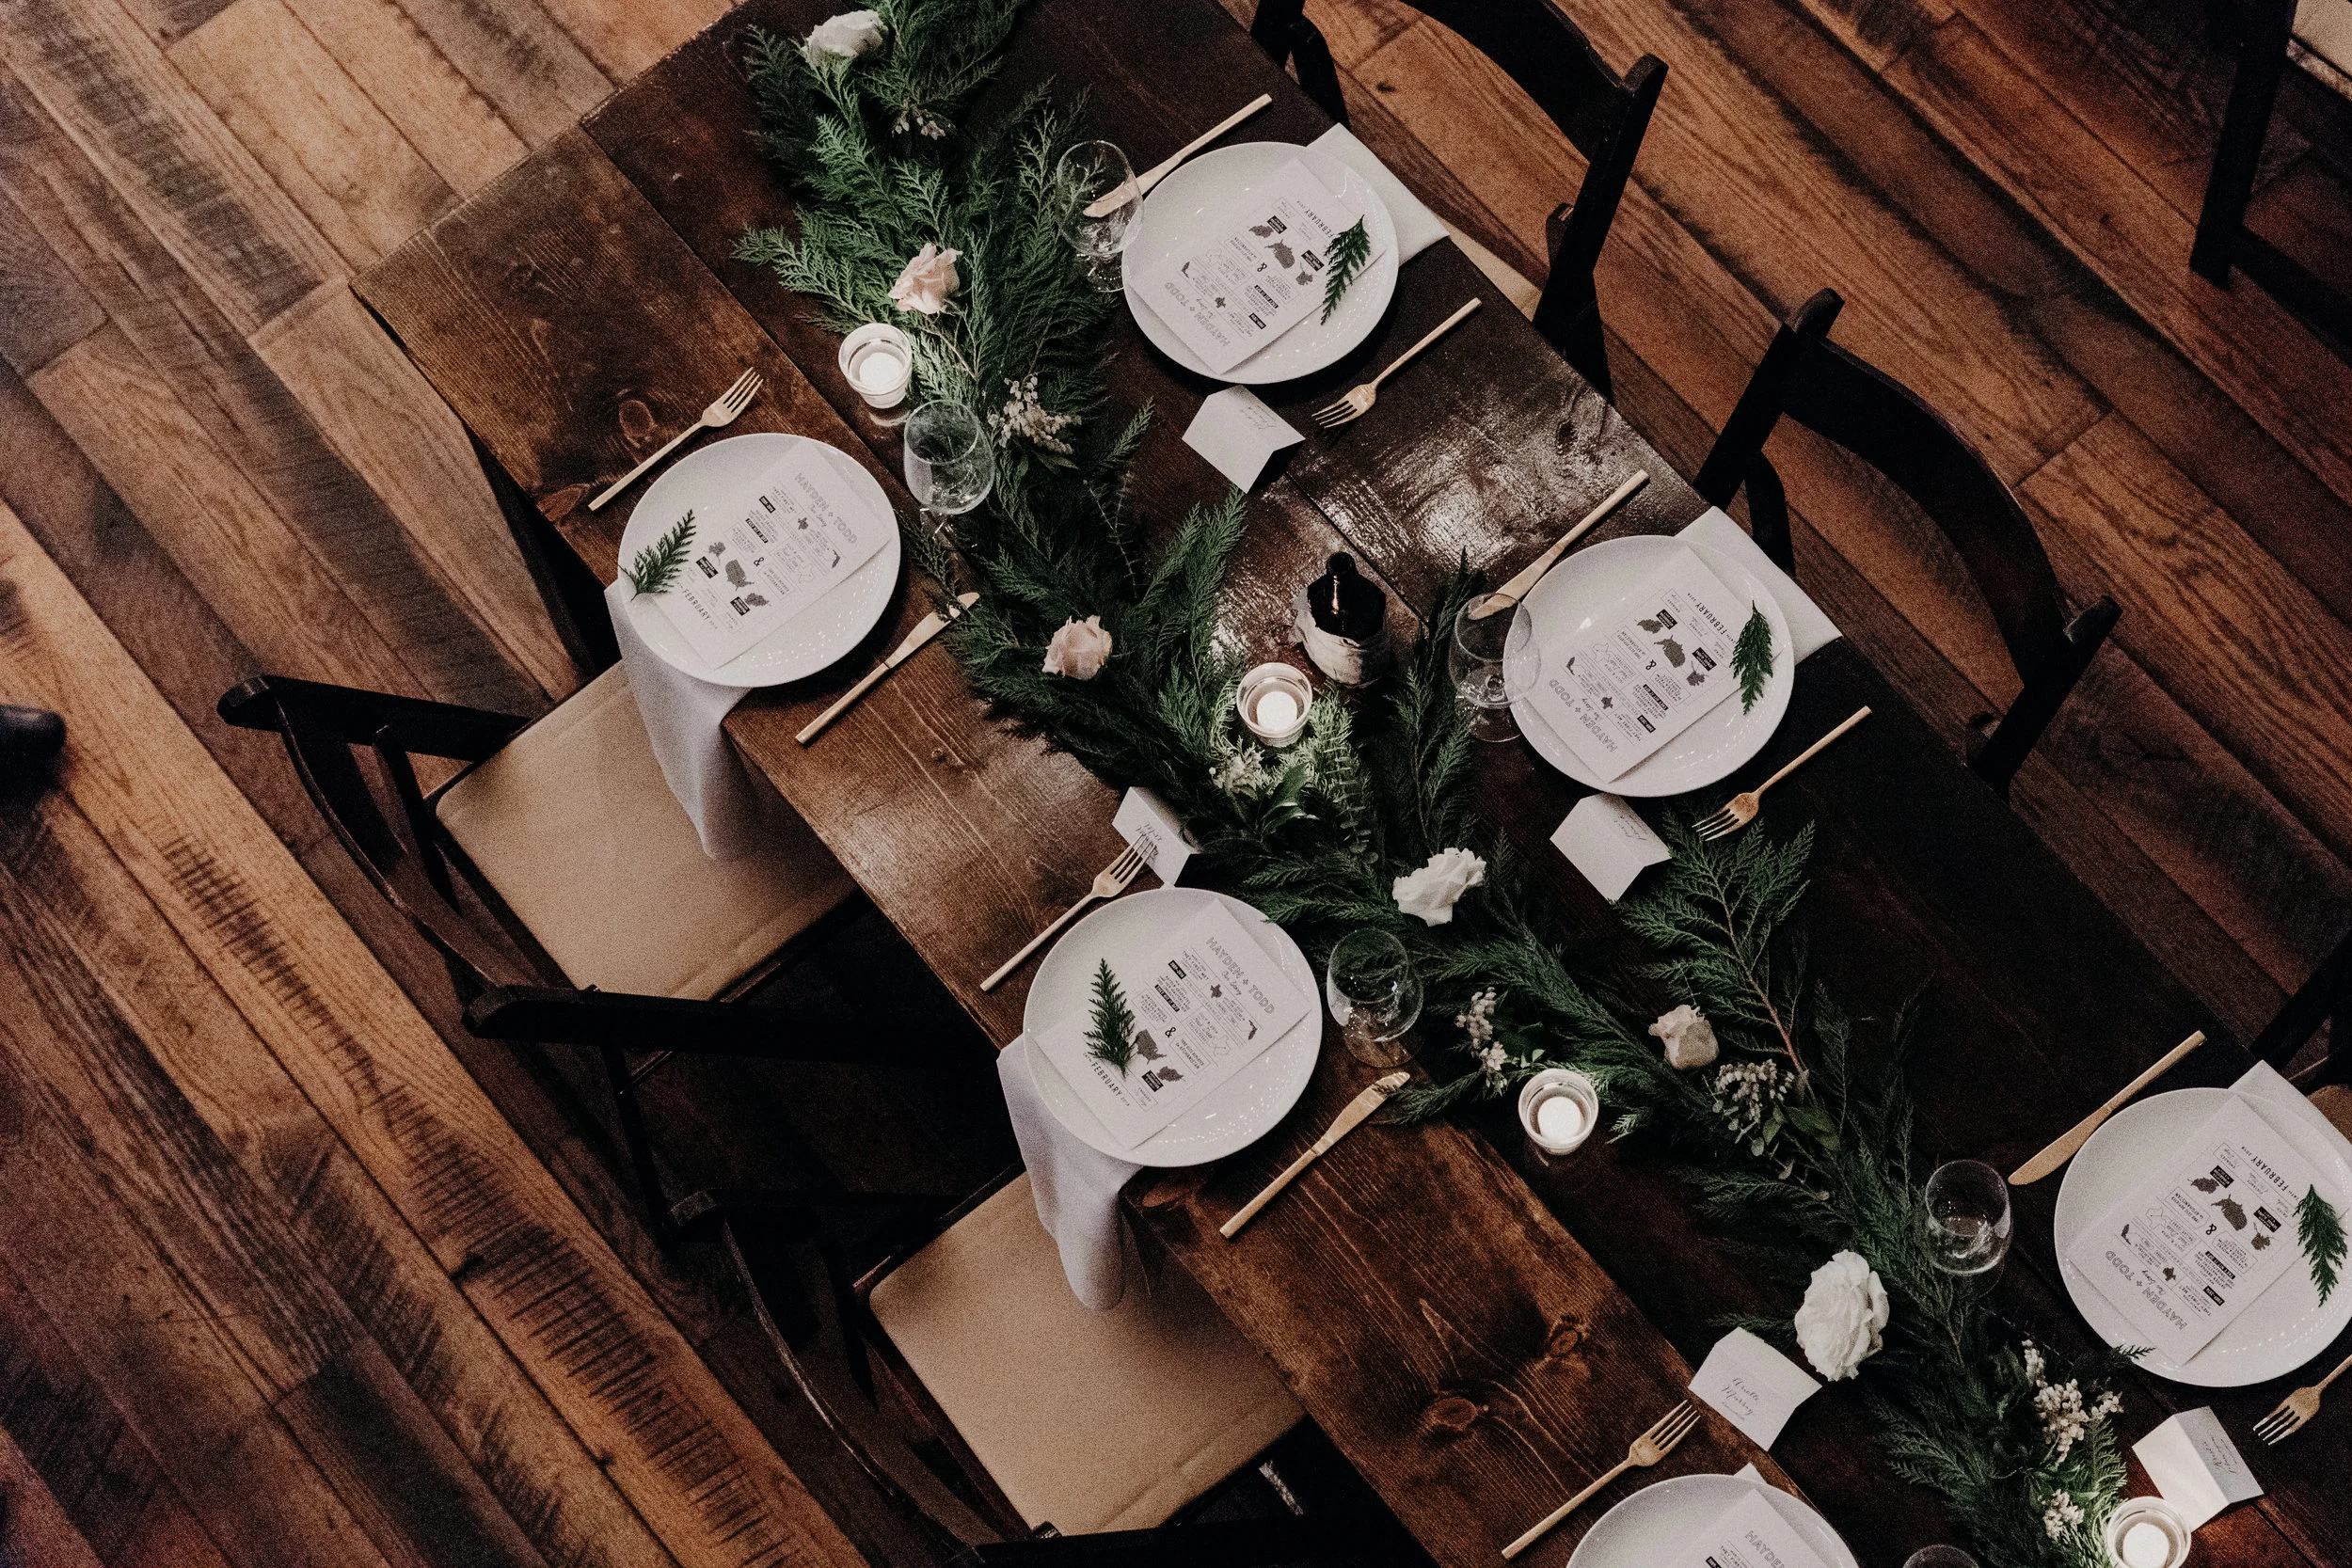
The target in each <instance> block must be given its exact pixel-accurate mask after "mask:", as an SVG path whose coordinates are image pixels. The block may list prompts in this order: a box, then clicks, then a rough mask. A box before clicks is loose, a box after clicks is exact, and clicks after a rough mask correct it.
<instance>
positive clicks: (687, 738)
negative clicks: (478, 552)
mask: <svg viewBox="0 0 2352 1568" xmlns="http://www.w3.org/2000/svg"><path fill="white" fill-rule="evenodd" d="M634 596H635V595H634V594H633V592H632V591H631V589H630V588H629V584H628V578H621V579H619V580H618V581H616V582H614V583H613V584H612V586H611V587H610V588H607V589H606V590H605V591H604V602H605V608H606V609H608V610H611V611H612V637H613V641H616V642H618V643H619V644H620V647H621V662H622V663H623V664H624V665H626V666H627V667H628V690H629V695H630V696H632V697H634V698H635V699H636V700H637V713H638V717H640V718H641V719H643V720H644V722H645V736H646V738H647V739H648V740H650V741H651V742H652V743H653V754H654V760H655V761H657V762H659V763H660V765H661V776H662V777H663V778H664V779H666V780H668V781H669V784H670V793H671V794H673V795H675V796H676V797H677V803H678V804H679V805H680V806H681V807H683V808H684V809H685V812H686V815H687V816H689V817H690V818H691V819H692V821H693V824H694V832H695V833H696V834H697V836H699V837H700V838H701V839H702V846H703V853H704V854H706V855H707V856H709V857H710V858H711V859H712V860H714V861H731V860H735V859H737V858H739V857H740V856H743V855H748V854H750V853H752V852H753V851H754V850H755V849H757V848H758V847H760V839H761V826H762V822H763V819H764V818H765V816H766V815H767V813H766V812H765V810H764V809H763V805H764V801H763V792H764V790H765V787H766V781H765V780H762V781H760V782H759V783H758V784H755V783H754V782H753V780H752V776H751V773H750V772H749V770H747V769H746V768H744V766H743V759H742V758H741V757H739V756H738V755H737V754H736V751H735V745H734V743H733V742H732V741H730V740H728V739H727V737H726V732H725V731H724V730H723V729H722V728H721V725H723V723H724V722H725V721H726V717H727V715H728V714H730V713H732V712H734V711H735V705H736V704H738V703H739V702H741V701H742V700H743V694H744V693H745V692H747V691H749V690H750V689H751V688H750V687H748V686H721V685H719V684H718V683H717V682H715V681H707V680H703V679H701V678H699V677H698V676H694V675H690V674H688V673H686V672H685V671H683V670H681V669H679V668H678V667H677V666H676V665H675V664H672V663H671V662H670V661H669V660H668V659H666V658H663V657H661V656H660V654H658V653H656V652H654V650H653V645H652V644H651V643H649V642H647V641H645V639H644V636H643V635H642V634H641V633H640V632H639V631H638V629H637V626H636V623H635V617H634V616H633V615H632V614H631V613H630V610H629V608H628V607H629V600H630V599H631V598H633V597H634Z"/></svg>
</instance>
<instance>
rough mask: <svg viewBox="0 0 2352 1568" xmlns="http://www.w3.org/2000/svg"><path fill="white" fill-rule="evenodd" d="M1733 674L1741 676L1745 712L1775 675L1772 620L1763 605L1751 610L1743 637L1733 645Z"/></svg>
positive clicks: (1742, 701) (1742, 704) (1742, 703)
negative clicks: (1767, 616) (1773, 669)
mask: <svg viewBox="0 0 2352 1568" xmlns="http://www.w3.org/2000/svg"><path fill="white" fill-rule="evenodd" d="M1731 673H1733V674H1735V675H1737V676H1739V677H1740V712H1742V713H1745V712H1747V711H1748V710H1749V709H1750V708H1753V707H1754V706H1756V699H1757V698H1758V697H1761V696H1762V695H1764V688H1765V686H1766V685H1767V684H1768V683H1769V682H1770V681H1771V680H1772V622H1770V621H1768V620H1766V619H1765V617H1764V610H1763V609H1762V607H1761V606H1757V607H1754V608H1752V609H1751V610H1750V612H1749V615H1748V624H1747V625H1746V626H1741V627H1740V640H1739V641H1737V642H1734V643H1733V644H1732V645H1731Z"/></svg>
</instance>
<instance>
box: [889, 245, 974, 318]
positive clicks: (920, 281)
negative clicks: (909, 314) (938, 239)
mask: <svg viewBox="0 0 2352 1568" xmlns="http://www.w3.org/2000/svg"><path fill="white" fill-rule="evenodd" d="M962 255H963V252H961V251H960V250H942V249H940V248H939V246H937V245H924V247H923V248H922V249H920V250H918V251H916V252H915V253H914V260H913V261H909V262H908V263H907V264H906V269H905V270H904V271H903V272H901V273H899V274H898V281H897V282H896V283H893V284H892V285H890V302H891V303H892V304H893V305H896V306H897V307H898V309H901V310H919V311H921V312H922V313H923V314H924V315H927V316H936V315H937V314H939V313H940V312H941V311H942V310H945V309H947V296H948V295H949V294H951V293H955V292H956V291H957V290H958V289H961V288H962V287H963V279H962V278H961V277H957V276H956V262H957V261H958V260H959V259H960V258H961V256H962Z"/></svg>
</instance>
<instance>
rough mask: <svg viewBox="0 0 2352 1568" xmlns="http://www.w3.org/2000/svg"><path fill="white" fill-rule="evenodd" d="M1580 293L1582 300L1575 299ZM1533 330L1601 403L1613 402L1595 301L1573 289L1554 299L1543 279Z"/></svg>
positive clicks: (1607, 353)
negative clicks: (1586, 383) (1589, 384)
mask: <svg viewBox="0 0 2352 1568" xmlns="http://www.w3.org/2000/svg"><path fill="white" fill-rule="evenodd" d="M1580 293H1581V294H1583V297H1582V298H1581V299H1578V298H1576V297H1575V296H1576V295H1577V294H1580ZM1535 330H1536V331H1538V332H1540V333H1542V334H1543V335H1544V341H1546V342H1549V344H1550V345H1551V346H1552V347H1553V348H1556V349H1558V350H1559V351H1560V357H1561V358H1563V359H1565V360H1566V361H1567V362H1568V368H1569V369H1570V370H1573V371H1574V372H1576V373H1577V374H1579V375H1581V376H1582V377H1583V378H1584V379H1585V380H1586V381H1588V382H1590V383H1591V384H1592V388H1593V390H1595V391H1597V392H1598V393H1599V394H1600V396H1601V401H1602V402H1604V403H1614V402H1616V400H1617V399H1616V388H1615V387H1613V385H1612V384H1611V383H1610V380H1609V343H1608V340H1607V338H1606V337H1605V336H1604V335H1603V334H1602V332H1601V329H1600V302H1599V301H1598V300H1597V299H1594V298H1593V297H1592V296H1591V295H1590V294H1589V293H1585V292H1584V291H1581V290H1577V289H1573V288H1571V289H1569V290H1568V291H1567V292H1566V295H1565V297H1562V298H1559V299H1555V298H1554V297H1553V294H1552V285H1551V282H1550V280H1549V279H1546V281H1545V283H1544V295H1543V300H1542V302H1541V303H1539V304H1538V305H1537V306H1536V307H1535Z"/></svg>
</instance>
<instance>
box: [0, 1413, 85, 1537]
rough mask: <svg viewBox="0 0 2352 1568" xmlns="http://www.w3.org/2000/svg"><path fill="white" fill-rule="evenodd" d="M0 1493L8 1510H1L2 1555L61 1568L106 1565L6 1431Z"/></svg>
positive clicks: (0, 1433)
mask: <svg viewBox="0 0 2352 1568" xmlns="http://www.w3.org/2000/svg"><path fill="white" fill-rule="evenodd" d="M0 1496H4V1497H7V1498H8V1512H7V1513H5V1514H0V1556H4V1557H5V1558H6V1559H7V1560H12V1561H20V1562H38V1563H41V1564H44V1565H47V1564H55V1565H56V1568H103V1563H102V1562H101V1561H100V1560H99V1557H98V1553H97V1552H96V1551H95V1550H93V1549H92V1548H91V1546H90V1544H89V1543H88V1542H87V1541H85V1540H83V1539H82V1532H81V1531H79V1530H77V1529H75V1528H73V1521H72V1520H71V1519H69V1518H68V1517H66V1512H65V1510H64V1509H62V1508H59V1507H58V1506H57V1499H56V1498H55V1497H51V1496H50V1495H49V1488H48V1486H47V1484H46V1483H44V1482H43V1481H41V1479H40V1472H39V1471H37V1470H35V1469H34V1468H33V1465H32V1461H30V1460H28V1459H26V1458H25V1457H24V1449H20V1448H18V1447H17V1446H16V1444H15V1443H14V1442H13V1441H11V1440H10V1439H9V1437H8V1433H7V1432H6V1431H5V1430H0Z"/></svg>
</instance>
